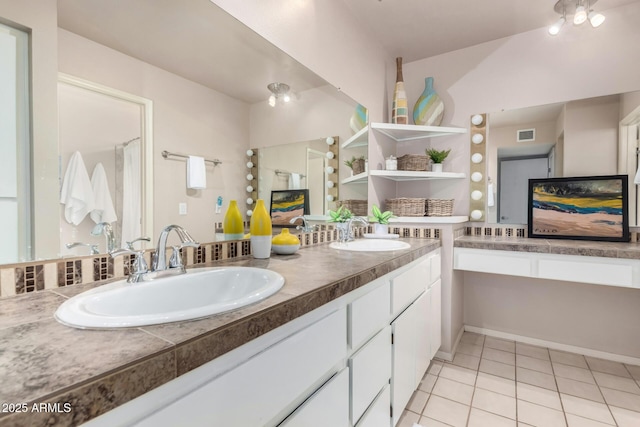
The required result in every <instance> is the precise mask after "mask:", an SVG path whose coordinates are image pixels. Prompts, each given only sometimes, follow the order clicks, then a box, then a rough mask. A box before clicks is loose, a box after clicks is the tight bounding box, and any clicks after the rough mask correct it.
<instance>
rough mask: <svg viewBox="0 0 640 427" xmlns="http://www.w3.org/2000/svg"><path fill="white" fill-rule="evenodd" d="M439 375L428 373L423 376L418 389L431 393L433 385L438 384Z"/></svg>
mask: <svg viewBox="0 0 640 427" xmlns="http://www.w3.org/2000/svg"><path fill="white" fill-rule="evenodd" d="M437 380H438V377H436V376H435V375H431V374H427V375H425V376H424V377H422V381H420V384H418V390H421V391H424V392H425V393H431V390H433V386H434V385H435V384H436V381H437Z"/></svg>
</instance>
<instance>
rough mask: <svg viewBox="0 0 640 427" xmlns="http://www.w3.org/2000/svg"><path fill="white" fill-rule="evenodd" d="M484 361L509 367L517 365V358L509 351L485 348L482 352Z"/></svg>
mask: <svg viewBox="0 0 640 427" xmlns="http://www.w3.org/2000/svg"><path fill="white" fill-rule="evenodd" d="M482 358H483V359H489V360H493V361H494V362H500V363H506V364H507V365H515V364H516V356H515V354H513V353H510V352H508V351H502V350H497V349H495V348H487V347H485V348H484V351H483V352H482Z"/></svg>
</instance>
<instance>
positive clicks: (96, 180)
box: [89, 163, 118, 224]
mask: <svg viewBox="0 0 640 427" xmlns="http://www.w3.org/2000/svg"><path fill="white" fill-rule="evenodd" d="M91 187H92V188H93V197H94V200H95V206H94V209H93V210H92V211H91V213H90V214H89V216H90V217H91V219H92V220H93V222H95V223H96V224H98V223H101V222H106V223H112V222H114V221H117V220H118V217H117V215H116V210H115V209H114V208H113V200H112V199H111V192H110V191H109V183H108V181H107V173H106V172H105V170H104V166H102V163H98V164H97V165H96V167H95V168H94V169H93V174H92V175H91Z"/></svg>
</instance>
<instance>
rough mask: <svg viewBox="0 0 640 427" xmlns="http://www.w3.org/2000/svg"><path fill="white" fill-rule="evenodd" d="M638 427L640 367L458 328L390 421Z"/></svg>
mask: <svg viewBox="0 0 640 427" xmlns="http://www.w3.org/2000/svg"><path fill="white" fill-rule="evenodd" d="M414 423H419V424H420V425H421V426H423V427H432V426H454V427H457V426H461V427H501V426H514V427H516V426H517V427H523V426H538V427H555V426H568V427H606V426H619V427H640V366H633V365H627V364H622V363H617V362H612V361H609V360H602V359H596V358H593V357H589V356H582V355H579V354H573V353H565V352H562V351H556V350H550V349H547V348H542V347H535V346H532V345H528V344H523V343H519V342H513V341H507V340H502V339H498V338H493V337H489V336H484V335H478V334H475V333H472V332H465V333H464V335H463V336H462V339H461V342H460V344H459V345H458V349H457V351H456V355H455V357H454V359H453V362H451V363H449V362H442V361H437V360H434V362H433V363H432V364H431V366H430V367H429V371H428V372H427V374H426V375H425V376H424V378H423V379H422V382H421V383H420V386H419V388H418V390H416V392H415V393H414V395H413V397H412V398H411V401H410V402H409V405H408V406H407V408H406V410H405V411H404V413H403V415H402V418H401V419H400V422H399V423H398V427H412V426H413V424H414Z"/></svg>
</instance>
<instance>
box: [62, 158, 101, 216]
mask: <svg viewBox="0 0 640 427" xmlns="http://www.w3.org/2000/svg"><path fill="white" fill-rule="evenodd" d="M60 203H63V204H64V205H65V207H64V219H66V220H67V222H68V223H69V224H73V225H78V224H80V223H81V222H82V220H83V219H84V217H85V216H87V214H88V213H89V212H91V211H92V210H93V207H94V199H93V189H92V188H91V181H90V180H89V174H88V173H87V169H86V168H85V166H84V161H83V160H82V155H81V154H80V152H79V151H76V152H75V153H73V154H72V155H71V159H70V160H69V164H68V165H67V171H66V173H65V174H64V181H63V182H62V190H61V192H60Z"/></svg>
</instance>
